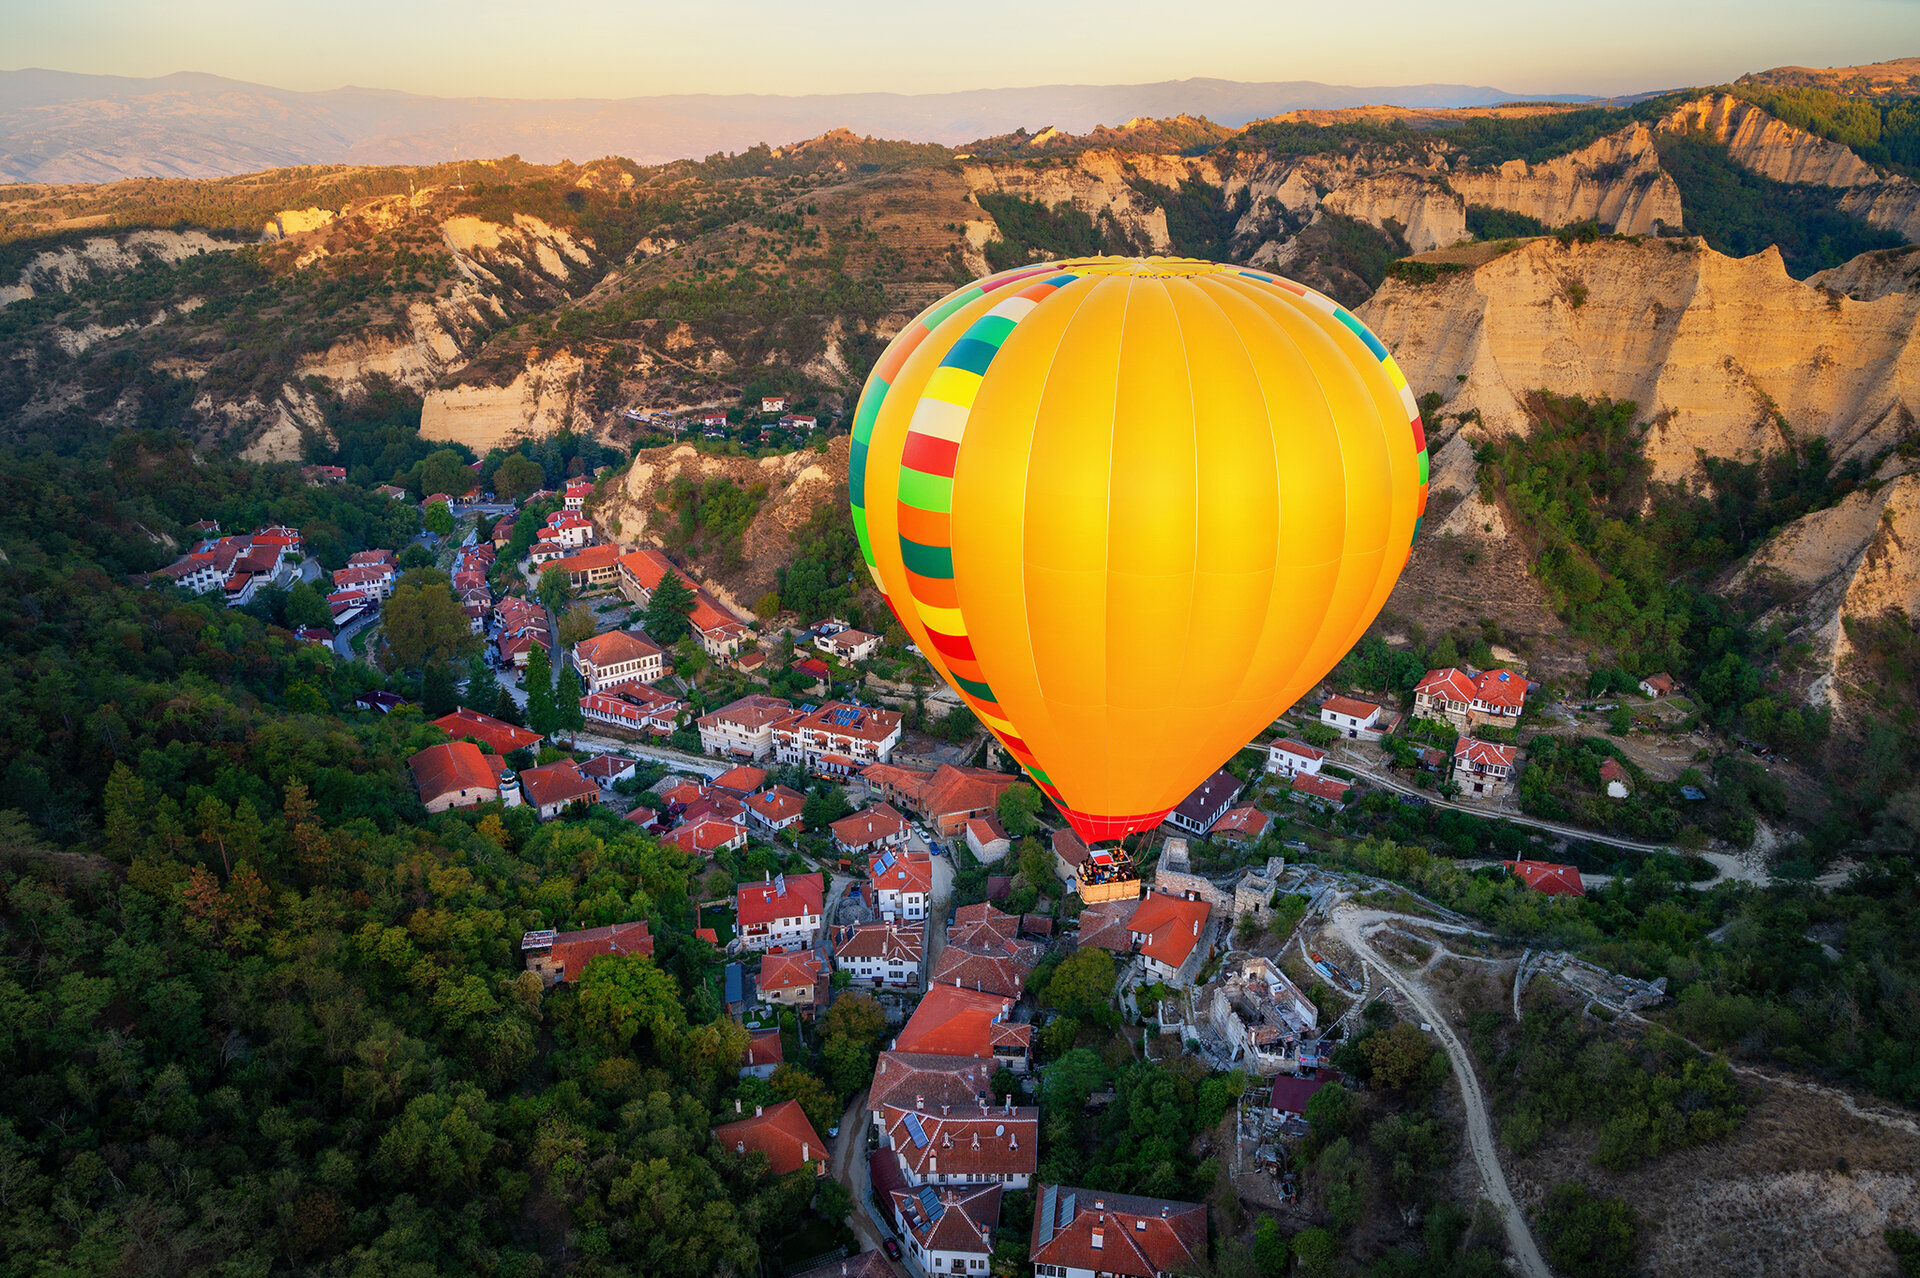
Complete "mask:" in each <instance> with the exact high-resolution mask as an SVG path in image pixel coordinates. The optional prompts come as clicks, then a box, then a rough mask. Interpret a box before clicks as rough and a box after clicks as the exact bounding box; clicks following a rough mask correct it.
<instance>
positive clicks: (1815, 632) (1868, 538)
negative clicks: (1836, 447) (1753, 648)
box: [1728, 474, 1920, 706]
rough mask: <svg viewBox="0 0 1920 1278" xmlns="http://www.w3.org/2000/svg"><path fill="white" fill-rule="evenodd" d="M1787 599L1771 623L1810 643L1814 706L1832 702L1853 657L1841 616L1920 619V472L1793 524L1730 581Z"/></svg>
mask: <svg viewBox="0 0 1920 1278" xmlns="http://www.w3.org/2000/svg"><path fill="white" fill-rule="evenodd" d="M1728 588H1729V589H1732V590H1748V589H1764V590H1770V591H1772V592H1773V594H1774V595H1775V596H1776V597H1783V598H1782V599H1781V602H1780V603H1778V604H1777V605H1776V606H1775V607H1774V608H1773V610H1772V611H1771V613H1770V614H1769V617H1770V618H1772V619H1778V620H1780V621H1782V622H1783V623H1785V624H1786V625H1787V626H1788V627H1789V629H1790V630H1791V632H1792V633H1793V635H1794V637H1795V638H1797V639H1804V640H1806V641H1807V642H1808V643H1810V644H1811V645H1812V648H1813V658H1814V661H1815V662H1816V671H1817V677H1816V678H1815V679H1814V680H1813V683H1812V685H1811V687H1810V688H1809V689H1808V696H1809V699H1810V700H1812V701H1814V702H1815V703H1816V704H1818V703H1821V702H1825V701H1828V700H1833V701H1834V702H1835V703H1836V704H1837V705H1842V706H1844V704H1845V701H1844V699H1843V698H1837V697H1834V696H1833V693H1834V687H1833V684H1834V681H1835V679H1836V678H1844V674H1843V670H1844V667H1845V664H1846V660H1847V657H1848V655H1849V652H1850V645H1849V642H1848V639H1847V633H1846V629H1845V627H1844V626H1843V625H1842V624H1841V619H1842V618H1847V617H1851V618H1856V619H1862V620H1864V619H1871V618H1875V617H1878V616H1880V615H1881V614H1882V613H1884V612H1886V611H1887V610H1888V609H1892V608H1897V609H1900V610H1901V611H1903V612H1905V613H1906V614H1907V615H1908V616H1909V617H1914V616H1920V474H1901V475H1897V476H1895V477H1894V478H1893V479H1891V480H1890V481H1889V482H1887V483H1885V484H1883V485H1880V486H1878V487H1872V488H1867V489H1861V490H1859V491H1857V492H1854V493H1852V494H1851V495H1849V496H1848V497H1847V499H1846V500H1845V501H1842V502H1841V503H1840V504H1838V505H1836V506H1832V507H1829V508H1828V509H1826V510H1819V511H1815V512H1814V513H1812V514H1810V515H1806V516H1803V517H1801V518H1800V519H1797V520H1795V521H1794V522H1793V523H1791V524H1788V525H1787V526H1786V527H1785V528H1782V529H1781V530H1780V531H1779V532H1777V533H1775V534H1774V535H1773V536H1772V537H1770V538H1768V539H1767V541H1766V543H1765V544H1764V545H1762V546H1761V547H1760V548H1759V549H1758V550H1756V551H1755V552H1754V553H1753V555H1752V556H1751V557H1750V558H1749V559H1748V561H1747V563H1746V564H1744V565H1743V566H1742V567H1741V568H1740V569H1739V570H1738V571H1737V572H1736V573H1735V574H1734V575H1733V577H1732V578H1731V580H1730V581H1729V582H1728Z"/></svg>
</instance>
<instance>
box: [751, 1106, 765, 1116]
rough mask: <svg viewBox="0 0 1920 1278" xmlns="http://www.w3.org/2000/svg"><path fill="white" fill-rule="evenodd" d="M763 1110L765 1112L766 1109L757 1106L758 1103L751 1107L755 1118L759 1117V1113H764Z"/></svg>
mask: <svg viewBox="0 0 1920 1278" xmlns="http://www.w3.org/2000/svg"><path fill="white" fill-rule="evenodd" d="M765 1112H766V1111H765V1109H763V1108H762V1107H761V1106H759V1105H755V1106H754V1107H753V1116H754V1117H755V1118H759V1117H761V1115H763V1114H764V1113H765Z"/></svg>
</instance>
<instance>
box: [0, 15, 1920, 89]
mask: <svg viewBox="0 0 1920 1278" xmlns="http://www.w3.org/2000/svg"><path fill="white" fill-rule="evenodd" d="M1574 8H1575V7H1574V6H1562V5H1556V4H1553V3H1552V2H1551V0H1474V2H1472V3H1458V2H1456V0H1370V2H1368V3H1353V2H1352V0H1346V2H1345V3H1327V2H1325V0H1323V2H1322V3H1319V4H1313V5H1303V4H1298V3H1293V2H1291V0H1187V2H1186V3H1181V4H1169V3H1167V0H1154V2H1153V3H1137V2H1135V0H1103V2H1101V3H1094V2H1092V0H968V2H967V3H964V4H962V3H957V2H956V0H940V2H936V0H887V2H884V3H882V2H876V0H782V2H779V3H775V2H773V0H674V2H672V3H661V2H659V0H540V2H538V3H531V4H530V3H527V2H526V0H458V2H456V0H324V2H323V3H319V4H306V5H284V4H261V3H259V0H246V2H245V3H240V2H237V0H165V2H164V3H161V2H159V0H52V2H51V3H50V2H49V0H0V63H4V65H5V66H6V67H8V68H9V69H14V68H21V67H45V68H50V69H54V70H61V71H79V72H90V73H95V74H106V75H126V76H157V75H166V74H169V73H171V72H175V71H204V72H211V73H213V74H217V75H223V76H229V77H232V78H234V79H237V80H248V81H253V82H256V83H261V84H269V85H274V86H276V87H280V88H286V89H331V88H338V87H341V86H343V85H350V84H351V85H359V86H363V87H368V88H382V89H398V90H403V91H407V92H412V93H423V94H432V95H436V96H448V97H469V96H487V97H514V98H576V97H640V96H649V95H653V94H662V93H701V92H707V93H778V94H798V93H850V92H866V91H882V92H896V93H928V92H946V91H952V90H962V89H991V88H1007V87H1017V86H1024V85H1040V84H1131V83H1141V82H1150V81H1157V80H1177V79H1186V78H1188V77H1194V76H1211V77H1217V78H1220V79H1227V80H1319V81H1323V82H1326V83H1330V84H1354V85H1394V84H1421V83H1431V82H1441V83H1450V84H1473V85H1490V86H1492V87H1495V88H1499V89H1505V90H1510V91H1513V92H1517V93H1593V94H1603V95H1604V94H1624V93H1634V92H1640V91H1645V90H1652V89H1662V88H1673V87H1681V86H1691V85H1702V84H1713V83H1722V82H1725V81H1727V80H1730V79H1732V78H1733V77H1735V76H1737V75H1739V74H1741V73H1742V72H1745V71H1754V70H1764V69H1766V68H1768V67H1774V66H1781V65H1786V64H1799V65H1806V66H1836V65H1848V64H1852V63H1860V62H1874V61H1883V60H1886V59H1889V58H1895V57H1902V56H1909V55H1920V0H1817V2H1815V3H1807V2H1806V0H1795V2H1794V3H1785V2H1783V0H1691V2H1690V0H1612V2H1611V3H1608V4H1604V5H1581V6H1578V7H1577V10H1576V11H1575V12H1571V13H1567V14H1566V15H1565V16H1562V15H1561V14H1560V13H1559V12H1558V11H1559V10H1562V9H1569V10H1572V9H1574Z"/></svg>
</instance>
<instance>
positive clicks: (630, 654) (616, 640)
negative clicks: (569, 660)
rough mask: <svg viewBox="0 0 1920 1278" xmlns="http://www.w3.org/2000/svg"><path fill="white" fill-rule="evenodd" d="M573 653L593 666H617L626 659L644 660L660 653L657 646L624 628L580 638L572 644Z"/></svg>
mask: <svg viewBox="0 0 1920 1278" xmlns="http://www.w3.org/2000/svg"><path fill="white" fill-rule="evenodd" d="M573 655H574V656H575V657H576V658H578V659H579V660H581V661H584V662H587V663H588V664H590V665H595V666H617V665H620V664H621V663H623V662H627V661H644V660H646V659H647V658H648V657H657V656H659V655H660V649H659V647H658V646H656V645H654V644H651V643H649V642H647V640H645V639H643V638H641V637H640V636H639V635H635V634H629V633H627V632H626V631H624V630H609V631H608V632H607V633H606V634H604V635H595V636H594V637H593V638H591V639H582V640H581V641H580V642H579V643H577V644H575V645H574V648H573Z"/></svg>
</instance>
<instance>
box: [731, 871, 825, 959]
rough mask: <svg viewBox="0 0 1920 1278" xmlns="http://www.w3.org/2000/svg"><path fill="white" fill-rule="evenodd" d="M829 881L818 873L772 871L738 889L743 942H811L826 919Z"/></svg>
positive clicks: (761, 945) (752, 945)
mask: <svg viewBox="0 0 1920 1278" xmlns="http://www.w3.org/2000/svg"><path fill="white" fill-rule="evenodd" d="M825 897H826V882H825V880H824V879H823V878H822V877H821V876H820V875H819V874H817V873H815V874H791V875H770V876H768V878H767V879H766V881H765V882H763V883H742V884H741V885H740V886H739V888H737V889H736V890H735V894H734V901H735V907H736V913H737V915H738V920H739V922H738V930H739V934H740V943H741V944H742V945H745V946H746V947H747V948H748V949H754V950H764V949H767V948H769V947H770V946H775V945H799V946H811V945H812V944H813V943H814V941H815V940H817V939H818V938H819V936H820V929H821V927H822V925H823V923H824V915H823V912H822V909H821V906H822V903H823V902H824V900H825Z"/></svg>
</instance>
